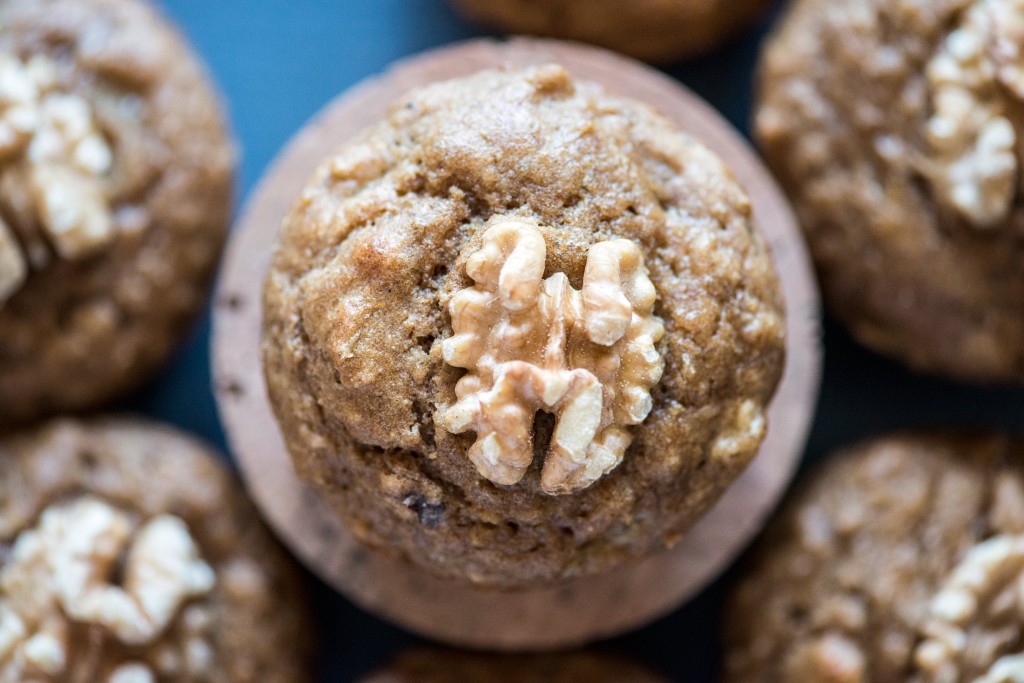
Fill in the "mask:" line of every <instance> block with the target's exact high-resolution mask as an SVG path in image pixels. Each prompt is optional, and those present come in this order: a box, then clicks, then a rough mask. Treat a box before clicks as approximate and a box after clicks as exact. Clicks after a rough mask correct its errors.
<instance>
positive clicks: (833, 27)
mask: <svg viewBox="0 0 1024 683" xmlns="http://www.w3.org/2000/svg"><path fill="white" fill-rule="evenodd" d="M1022 40H1024V4H1022V3H1020V2H1019V1H1017V0H934V1H933V2H920V1H919V0H853V1H851V2H844V3H835V2H829V1H828V0H797V2H795V3H793V5H792V8H791V9H790V10H789V13H788V16H787V17H786V18H785V19H784V21H783V22H782V24H781V26H780V28H779V29H778V31H777V33H776V34H775V36H774V38H773V39H772V40H771V41H770V43H769V45H768V47H767V49H766V51H765V53H764V56H763V61H762V64H761V70H760V104H759V107H758V110H757V113H756V134H757V138H758V139H759V141H760V143H761V146H762V147H763V150H764V152H765V155H766V157H767V159H768V161H769V163H770V164H771V166H772V167H773V169H774V170H775V171H776V173H777V174H778V175H779V177H780V180H781V181H782V183H783V185H784V186H785V187H786V189H787V191H788V192H789V195H790V197H791V198H792V199H793V201H794V205H795V208H796V210H797V213H798V215H799V218H800V221H801V223H802V227H803V228H804V230H805V232H806V233H807V236H808V238H809V242H810V246H811V250H812V252H813V255H814V258H815V261H816V263H817V266H818V269H819V271H820V274H821V280H822V285H823V287H824V290H825V295H826V300H827V303H828V304H829V306H830V308H831V309H832V311H833V312H834V313H835V314H836V315H837V316H839V317H840V318H841V319H842V320H843V321H844V322H845V323H846V324H847V325H849V327H850V328H851V330H852V331H853V333H854V335H855V336H857V337H858V338H859V339H860V340H861V341H862V342H864V343H866V344H868V345H869V346H871V347H873V348H875V349H877V350H879V351H882V352H884V353H887V354H891V355H893V356H896V357H899V358H901V359H903V360H904V361H906V362H908V363H909V364H911V365H912V366H914V367H916V368H920V369H924V370H928V371H932V372H936V373H942V374H945V375H949V376H954V377H960V378H967V379H973V380H984V381H1014V382H1020V381H1022V380H1024V200H1022V198H1021V193H1020V183H1021V178H1022V177H1024V175H1022V173H1021V160H1022V157H1021V149H1022V147H1021V143H1020V138H1021V133H1022V131H1024V127H1022V125H1024V119H1022V118H1021V112H1022V111H1024V110H1022V105H1024V99H1022V96H1024V74H1022V72H1021V66H1020V65H1021V55H1022V52H1021V50H1022V48H1024V44H1022Z"/></svg>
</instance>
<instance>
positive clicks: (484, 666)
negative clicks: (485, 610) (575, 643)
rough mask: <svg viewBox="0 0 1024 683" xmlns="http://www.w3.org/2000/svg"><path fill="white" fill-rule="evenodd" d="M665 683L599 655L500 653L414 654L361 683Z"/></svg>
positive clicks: (422, 652) (404, 656)
mask: <svg viewBox="0 0 1024 683" xmlns="http://www.w3.org/2000/svg"><path fill="white" fill-rule="evenodd" d="M450 681H488V682H489V683H665V679H664V678H662V677H660V676H657V675H655V674H653V673H651V672H650V671H647V670H646V669H644V668H643V667H641V666H638V665H636V664H633V663H632V662H629V661H626V660H623V659H618V658H616V657H609V656H607V655H601V654H597V653H594V652H569V653H560V654H534V655H495V654H483V653H472V652H460V651H456V650H426V649H421V650H410V651H408V652H404V653H402V654H401V655H400V656H399V657H398V658H397V659H396V660H395V661H394V662H392V663H391V664H390V665H388V666H387V667H384V668H383V669H381V670H380V671H376V672H374V673H372V674H370V675H369V676H366V677H364V678H362V679H360V682H361V683H449V682H450Z"/></svg>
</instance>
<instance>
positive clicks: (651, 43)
mask: <svg viewBox="0 0 1024 683" xmlns="http://www.w3.org/2000/svg"><path fill="white" fill-rule="evenodd" d="M450 2H451V4H452V5H453V6H454V7H455V8H456V9H458V10H460V11H462V12H464V13H465V14H466V15H467V16H469V17H470V18H472V19H475V20H477V21H480V22H482V23H485V24H489V25H492V26H495V27H497V28H500V29H503V30H505V31H509V32H512V33H524V34H530V35H540V36H555V37H558V38H568V39H570V40H582V41H584V42H588V43H594V44H596V45H601V46H604V47H607V48H609V49H612V50H615V51H617V52H622V53H624V54H627V55H630V56H632V57H637V58H638V59H646V60H648V61H652V62H669V61H672V60H675V59H682V58H684V57H691V56H693V55H696V54H699V53H702V52H707V51H708V50H711V49H712V48H714V47H716V46H718V45H719V44H720V43H722V42H723V41H724V40H726V39H727V38H729V37H730V36H732V35H733V34H734V33H736V32H737V31H738V30H739V29H741V28H743V27H744V26H747V25H748V24H751V23H753V22H754V21H755V20H756V19H757V18H758V17H759V16H761V15H762V14H764V12H765V11H766V10H767V9H768V6H769V4H770V3H769V1H768V0H630V1H629V2H622V0H450Z"/></svg>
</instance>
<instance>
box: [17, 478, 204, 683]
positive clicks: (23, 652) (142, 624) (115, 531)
mask: <svg viewBox="0 0 1024 683" xmlns="http://www.w3.org/2000/svg"><path fill="white" fill-rule="evenodd" d="M122 556H123V562H124V564H123V582H122V584H123V585H122V586H117V585H112V584H110V583H108V579H109V577H110V576H111V575H112V574H113V573H114V572H115V567H116V565H117V564H118V563H119V561H121V559H122ZM213 585H214V573H213V570H212V569H211V568H210V566H209V565H207V564H206V563H205V562H204V561H203V560H202V559H201V558H200V557H199V550H198V548H197V547H196V544H195V542H194V541H193V539H192V537H191V535H190V534H189V532H188V529H187V527H186V526H185V523H184V522H182V521H181V520H180V519H179V518H177V517H174V516H171V515H160V516H157V517H153V518H152V519H149V520H147V521H146V522H144V523H142V524H141V525H138V526H137V525H136V524H135V523H134V522H133V519H132V517H131V516H130V515H128V514H127V513H125V512H122V511H120V510H118V509H116V508H114V507H112V506H110V505H108V504H107V503H105V502H103V501H100V500H98V499H96V498H93V497H89V496H86V497H82V498H78V499H75V500H73V501H71V502H67V503H62V504H59V505H54V506H52V507H50V508H47V509H46V510H45V511H44V512H43V514H42V516H41V518H40V521H39V525H38V526H37V527H36V528H35V529H31V530H27V531H24V532H22V533H21V534H19V535H18V537H17V539H16V540H15V543H14V547H13V548H12V550H11V554H10V558H9V559H8V561H7V563H6V564H5V565H4V566H3V567H2V568H0V681H3V682H7V681H20V680H26V679H32V678H33V677H36V678H38V677H48V678H62V675H63V674H64V673H65V670H66V667H68V666H69V661H70V659H71V657H70V654H71V653H70V651H69V648H70V647H71V644H70V639H69V634H68V631H69V625H70V622H71V621H74V622H75V623H85V624H93V625H96V626H100V627H103V628H104V630H105V631H106V632H108V633H110V634H112V635H113V636H114V637H115V638H117V639H118V640H119V641H120V642H122V643H124V644H125V645H131V646H139V645H147V644H151V643H153V642H154V641H156V639H157V638H158V637H159V636H160V635H161V634H162V633H163V632H164V631H165V630H166V629H167V627H168V625H169V624H170V623H171V621H172V620H173V619H174V617H175V615H176V614H177V613H178V611H179V609H180V608H181V606H182V605H183V604H184V603H185V602H187V601H189V600H191V599H193V598H196V597H198V596H201V595H204V594H206V593H207V592H209V591H210V590H211V589H212V588H213ZM186 611H187V610H186ZM147 676H148V677H147ZM109 680H110V681H117V682H123V683H128V682H129V681H152V680H155V676H154V675H153V673H152V672H151V671H149V669H148V668H147V667H146V665H144V664H141V663H138V662H126V663H124V664H123V665H122V666H120V667H119V668H118V669H117V670H116V671H114V672H113V674H112V675H111V676H110V677H109Z"/></svg>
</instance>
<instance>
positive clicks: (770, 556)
mask: <svg viewBox="0 0 1024 683" xmlns="http://www.w3.org/2000/svg"><path fill="white" fill-rule="evenodd" d="M1022 578H1024V442H1021V441H1019V440H1018V441H1011V440H1010V439H1007V438H1004V437H999V436H994V435H983V434H961V435H952V434H947V435H923V434H907V435H897V436H890V437H886V438H880V439H877V440H875V441H872V442H869V443H864V444H861V445H859V446H855V447H853V448H851V449H849V450H847V451H845V452H843V453H841V454H839V455H838V456H836V457H835V458H834V459H833V460H830V461H829V462H827V463H826V464H825V465H824V466H823V467H822V468H821V469H820V470H819V472H818V473H817V475H816V476H814V477H813V478H812V479H811V481H810V482H809V484H808V485H807V486H806V487H805V488H804V489H803V491H802V492H801V493H799V494H798V495H797V496H795V497H793V498H792V499H791V500H790V502H789V503H788V505H787V506H786V508H785V509H784V510H783V511H782V513H781V514H780V515H779V517H778V518H777V519H776V520H775V521H774V522H773V523H772V524H771V525H770V526H769V529H768V531H767V533H766V534H765V536H764V538H763V539H762V540H761V541H760V542H759V548H758V549H757V550H756V552H755V554H754V557H753V561H752V562H751V565H750V566H749V568H748V572H747V574H746V576H745V578H744V579H742V580H741V582H740V583H739V585H738V586H737V588H736V591H735V593H734V595H733V599H732V603H731V605H730V608H729V610H728V613H727V618H726V647H725V676H724V680H726V681H772V682H773V683H774V682H781V683H802V682H804V681H806V682H808V683H810V682H812V681H813V682H818V681H844V682H845V681H849V682H850V683H854V682H856V681H910V682H913V683H926V682H939V681H943V682H948V683H957V682H960V681H963V682H968V681H975V682H981V683H996V682H997V681H1017V680H1021V676H1024V654H1022V647H1021V643H1022V642H1024V640H1022V639H1024V618H1022V616H1021V615H1022V614H1024V594H1022V593H1021V590H1020V586H1021V580H1022Z"/></svg>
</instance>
